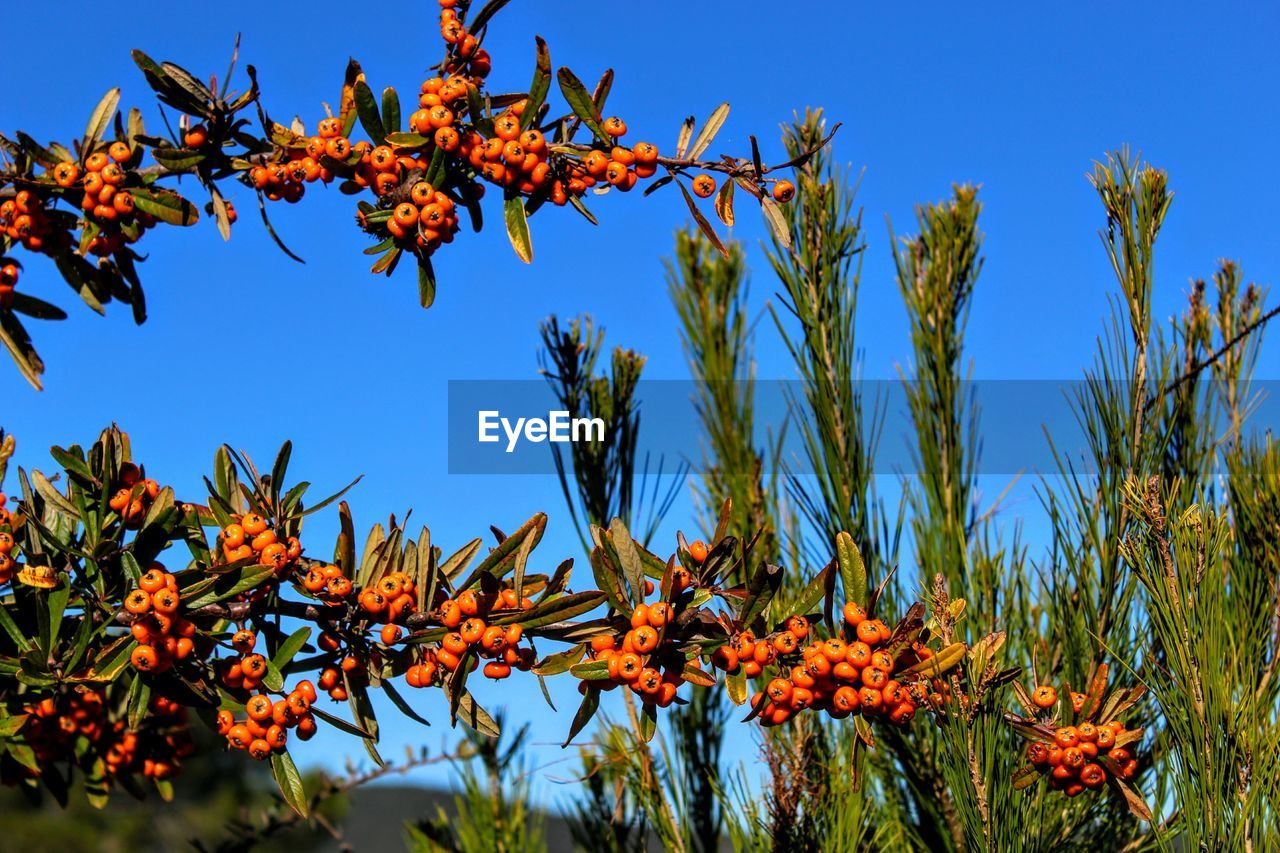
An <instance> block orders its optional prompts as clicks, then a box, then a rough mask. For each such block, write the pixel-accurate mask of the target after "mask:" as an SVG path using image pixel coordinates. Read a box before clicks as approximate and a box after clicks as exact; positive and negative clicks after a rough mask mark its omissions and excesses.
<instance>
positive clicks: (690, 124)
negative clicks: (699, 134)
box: [676, 116, 697, 160]
mask: <svg viewBox="0 0 1280 853" xmlns="http://www.w3.org/2000/svg"><path fill="white" fill-rule="evenodd" d="M696 124H697V121H696V120H695V119H694V117H693V116H689V117H687V118H686V119H685V120H684V121H683V122H682V123H681V125H680V135H679V136H677V137H676V158H677V159H680V160H683V159H684V155H685V153H686V152H687V151H688V150H689V140H691V139H693V128H694V126H695V125H696Z"/></svg>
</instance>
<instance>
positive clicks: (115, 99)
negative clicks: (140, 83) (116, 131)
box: [84, 86, 120, 157]
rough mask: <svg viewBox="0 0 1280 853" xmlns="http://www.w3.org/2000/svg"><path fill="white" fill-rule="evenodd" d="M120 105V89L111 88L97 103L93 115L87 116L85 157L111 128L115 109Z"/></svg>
mask: <svg viewBox="0 0 1280 853" xmlns="http://www.w3.org/2000/svg"><path fill="white" fill-rule="evenodd" d="M119 105H120V88H119V87H118V86H117V87H113V88H111V89H108V90H107V93H106V94H105V95H103V96H102V100H100V101H98V105H97V106H96V107H94V109H93V114H92V115H90V116H89V123H88V124H87V125H85V128H84V154H85V156H86V157H87V156H88V155H89V153H90V152H92V151H93V149H94V147H95V146H96V145H97V144H98V141H99V140H101V139H102V134H103V133H105V132H106V130H107V128H108V127H110V126H111V119H112V117H113V116H114V115H115V114H116V107H117V106H119Z"/></svg>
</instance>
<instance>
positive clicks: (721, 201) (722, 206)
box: [715, 181, 735, 228]
mask: <svg viewBox="0 0 1280 853" xmlns="http://www.w3.org/2000/svg"><path fill="white" fill-rule="evenodd" d="M734 184H735V182H734V181H725V182H724V183H723V184H721V185H720V192H718V193H716V204H715V207H716V216H718V217H720V221H721V222H723V223H724V224H725V226H726V227H728V228H732V227H733V222H734V219H733V187H734Z"/></svg>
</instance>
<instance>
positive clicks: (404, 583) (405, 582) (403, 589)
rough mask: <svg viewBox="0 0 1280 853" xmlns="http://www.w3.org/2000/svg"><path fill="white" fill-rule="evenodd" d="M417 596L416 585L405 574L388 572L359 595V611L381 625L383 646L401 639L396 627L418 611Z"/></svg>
mask: <svg viewBox="0 0 1280 853" xmlns="http://www.w3.org/2000/svg"><path fill="white" fill-rule="evenodd" d="M344 580H345V578H344ZM417 592H418V585H417V584H416V583H415V582H414V580H413V578H411V577H409V576H408V575H406V574H405V573H404V572H388V573H387V574H385V575H383V576H382V577H381V578H379V579H378V582H377V583H375V584H374V585H372V586H370V587H368V588H367V589H364V590H362V591H361V592H360V598H359V599H358V601H359V603H360V609H361V610H363V611H364V612H365V614H366V615H367V616H369V617H370V618H371V619H372V620H373V621H375V622H381V623H383V624H382V630H381V632H380V639H381V640H382V644H383V645H384V646H391V645H394V644H395V643H396V642H397V641H398V640H399V639H400V626H399V625H397V624H396V623H397V622H399V621H400V620H401V619H403V618H404V617H406V616H409V615H410V614H412V613H413V612H414V611H415V610H417V609H418V599H417Z"/></svg>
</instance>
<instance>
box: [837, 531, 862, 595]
mask: <svg viewBox="0 0 1280 853" xmlns="http://www.w3.org/2000/svg"><path fill="white" fill-rule="evenodd" d="M836 562H837V563H839V564H840V583H841V585H842V586H843V587H844V597H845V600H847V601H856V602H857V603H858V604H859V605H860V606H861V607H864V608H865V607H866V606H867V567H866V564H864V563H863V561H862V554H861V553H860V552H859V551H858V546H857V544H856V543H855V542H854V541H853V537H852V536H850V535H849V534H848V533H846V532H844V531H843V530H842V531H840V533H838V534H837V535H836Z"/></svg>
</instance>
